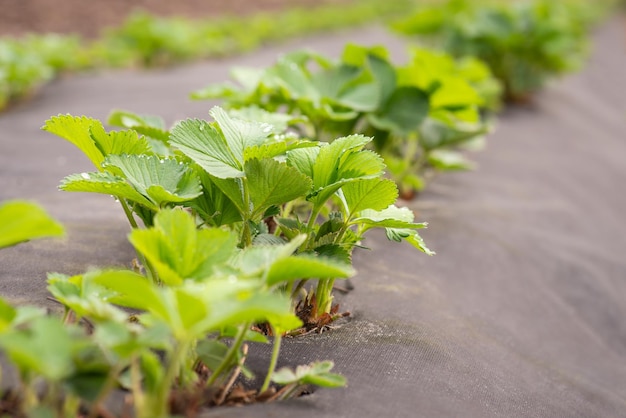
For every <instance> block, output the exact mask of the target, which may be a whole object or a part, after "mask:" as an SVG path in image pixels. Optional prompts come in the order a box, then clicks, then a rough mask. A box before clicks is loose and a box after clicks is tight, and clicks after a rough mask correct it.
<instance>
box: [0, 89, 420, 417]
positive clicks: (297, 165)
mask: <svg viewBox="0 0 626 418" xmlns="http://www.w3.org/2000/svg"><path fill="white" fill-rule="evenodd" d="M389 97H393V94H391V95H389ZM210 115H211V116H212V117H213V119H214V121H212V122H210V121H204V120H198V119H188V120H183V121H180V122H178V123H177V124H176V125H175V126H174V127H173V128H172V129H171V131H168V130H167V129H166V128H165V126H164V124H163V122H162V121H161V120H160V119H158V118H155V117H151V116H140V115H136V114H133V113H131V112H125V111H116V112H114V113H112V115H111V117H110V121H111V122H112V123H113V124H115V125H118V126H122V127H124V128H127V129H125V130H122V131H111V132H107V131H105V130H104V128H103V127H102V124H101V123H100V122H99V121H97V120H94V119H91V118H87V117H73V116H69V115H66V116H57V117H53V118H51V119H50V120H49V121H47V122H46V125H45V126H44V129H45V130H47V131H49V132H51V133H53V134H55V135H58V136H60V137H61V138H63V139H65V140H67V141H69V142H71V143H73V144H74V145H76V146H77V147H78V148H79V149H81V150H82V151H83V152H84V153H85V154H86V156H87V157H88V158H89V159H90V160H91V161H92V162H93V163H94V165H95V167H96V169H97V171H95V172H92V173H80V174H74V175H70V176H68V177H66V178H65V179H64V180H63V182H62V184H61V189H63V190H67V191H85V192H95V193H106V194H111V195H113V196H115V197H116V198H117V199H119V201H120V203H121V204H122V207H123V208H124V211H125V212H126V214H127V215H128V219H129V222H130V223H131V226H132V227H133V229H132V232H131V233H130V234H129V240H130V242H131V243H132V244H133V246H134V247H135V249H136V250H137V254H138V258H139V261H140V263H141V265H142V266H143V267H144V268H145V272H146V275H143V274H142V272H141V269H138V271H126V270H109V271H91V272H88V273H85V274H83V275H77V276H71V277H70V276H65V275H62V274H51V275H49V290H50V292H51V293H52V294H53V295H54V296H55V297H56V298H57V300H58V301H59V302H61V303H62V304H63V305H64V306H65V318H66V320H68V319H69V318H72V317H76V318H80V319H82V320H86V321H88V323H90V324H93V326H94V327H95V331H94V333H93V337H90V338H87V339H85V337H84V336H81V337H80V338H81V341H83V340H85V341H86V343H85V344H86V345H87V346H89V347H91V349H90V350H92V351H94V350H95V352H96V353H97V354H96V355H94V356H95V357H94V358H96V359H97V361H98V365H99V366H98V367H99V368H98V370H99V372H98V374H97V379H96V382H95V383H93V384H92V385H91V386H89V387H90V388H91V389H89V390H88V392H89V393H84V392H85V390H83V391H81V390H80V389H78V387H79V385H78V384H77V382H78V381H80V379H82V378H84V376H83V375H82V374H80V373H79V371H80V370H78V369H76V372H74V369H72V368H68V369H67V375H63V376H55V378H56V380H55V381H52V380H51V378H50V377H46V376H45V375H41V376H42V378H43V379H44V380H47V381H48V382H52V383H53V384H55V385H56V384H62V385H64V387H65V386H67V387H70V388H72V389H71V395H72V396H74V397H76V399H78V400H80V401H82V402H86V401H88V403H90V405H91V407H92V408H96V407H98V405H100V404H101V402H102V400H103V399H105V397H106V394H107V393H109V392H110V390H112V388H114V387H115V385H116V384H118V383H120V384H124V385H125V386H126V387H127V388H129V390H131V391H132V393H133V396H134V399H135V402H136V403H135V406H136V413H137V416H139V417H163V416H166V414H167V413H168V403H167V401H168V399H169V394H170V392H171V391H172V390H177V391H182V392H185V391H191V390H192V388H195V387H196V386H197V384H198V379H199V376H198V375H197V374H196V373H194V372H193V370H194V366H195V365H197V363H198V362H199V361H202V362H204V365H205V366H206V367H207V368H208V370H209V377H208V379H207V380H206V383H205V384H207V385H214V384H223V383H225V382H226V381H228V380H229V377H230V374H231V373H233V372H236V373H239V370H241V371H242V373H249V371H247V369H245V367H244V366H243V365H242V362H243V360H244V356H245V350H244V349H243V343H244V341H246V340H257V341H258V340H260V341H266V339H265V338H264V337H262V336H261V337H259V336H255V335H254V334H251V331H250V327H251V325H253V324H266V326H267V327H268V328H269V329H270V330H271V332H272V334H273V335H274V336H275V338H274V349H273V350H272V357H271V359H270V367H269V370H268V373H267V376H266V378H265V383H264V384H263V387H262V388H261V389H262V390H261V391H264V390H266V389H267V388H268V387H269V384H270V381H271V377H272V376H274V368H275V366H276V362H277V358H278V355H279V350H280V344H281V337H282V334H283V333H284V332H286V331H290V330H294V329H296V328H299V327H301V326H305V327H309V326H311V325H312V324H317V322H318V321H320V320H321V318H327V317H330V315H331V312H332V300H333V296H332V288H333V283H334V281H335V280H337V279H345V278H348V277H351V276H352V275H354V274H355V271H354V269H353V268H352V264H351V253H352V251H353V249H354V247H355V246H356V245H357V243H359V244H360V243H361V242H362V240H363V238H364V234H365V233H366V232H367V231H368V230H370V229H372V228H384V230H385V231H386V233H387V235H388V237H389V238H390V239H391V240H394V241H401V240H403V239H404V240H406V241H407V242H409V243H410V244H411V245H413V246H415V247H416V248H418V249H419V250H421V251H423V252H425V253H427V254H432V252H430V250H428V248H427V247H426V246H425V245H424V243H423V241H422V240H421V238H420V237H419V235H418V233H417V230H418V229H420V228H423V227H424V226H425V224H423V223H415V222H413V220H414V219H413V213H412V212H411V211H410V210H408V209H400V208H397V207H395V206H393V204H394V203H395V200H396V198H397V196H398V190H397V187H396V185H395V184H394V182H393V181H391V180H388V179H385V178H384V177H383V175H384V169H385V165H384V163H383V161H382V159H381V158H380V156H378V155H377V154H376V153H375V152H374V151H371V150H368V149H366V147H367V146H368V144H370V143H371V138H369V137H365V136H363V135H350V136H345V137H341V138H338V139H335V140H334V141H332V142H331V143H324V142H313V141H309V140H304V139H300V138H299V137H298V136H297V135H295V134H294V133H293V132H286V130H287V129H290V127H292V126H293V124H295V123H302V122H304V121H306V119H305V118H303V117H298V116H296V117H292V116H286V115H283V114H277V113H272V112H268V111H265V110H262V109H260V108H247V109H241V110H238V111H234V112H232V113H229V112H226V111H225V110H223V109H221V108H219V107H215V108H213V109H211V111H210ZM255 118H259V119H260V120H261V121H260V122H259V121H255V120H253V119H255ZM155 144H156V146H155ZM136 217H138V218H140V219H142V220H143V223H144V226H145V228H141V227H140V225H138V224H137V223H136V222H135V218H136ZM310 280H316V281H317V287H316V289H315V296H316V304H315V307H314V309H312V310H311V318H312V319H311V318H308V319H307V321H313V322H307V323H305V324H303V323H302V321H301V320H300V319H298V317H297V316H296V312H295V308H296V306H298V303H299V302H300V301H301V300H300V298H301V296H302V293H303V289H304V286H305V285H306V283H308V281H310ZM119 307H123V308H129V309H133V310H138V311H139V314H138V316H137V322H136V323H133V324H127V323H126V322H124V321H125V318H126V314H125V313H124V311H123V310H121V309H120V308H119ZM0 314H3V315H4V316H5V319H3V320H0V332H3V331H2V330H5V331H6V330H11V329H13V328H12V327H13V325H12V324H13V322H14V317H15V314H14V311H13V310H12V308H11V307H10V306H8V305H4V304H2V305H0ZM7 332H8V331H7ZM224 338H231V341H232V342H231V344H230V345H226V344H224V342H223V341H222V340H223V339H224ZM7 344H8V343H7ZM19 344H21V343H18V345H19ZM18 345H16V347H18ZM154 350H159V352H160V353H161V361H160V360H159V358H158V357H157V356H156V354H155V352H154ZM72 361H73V360H72ZM161 364H163V368H161ZM89 367H96V366H95V365H90V366H89ZM331 367H332V363H327V362H325V363H319V364H315V365H311V366H310V367H305V368H300V369H297V370H296V373H295V375H294V376H295V377H294V378H293V379H291V380H290V381H287V380H285V379H283V380H282V381H284V383H283V384H284V385H285V388H286V389H285V388H284V391H283V392H282V393H281V395H280V397H284V396H288V395H290V394H295V393H296V392H297V389H298V388H299V387H301V386H302V385H305V384H316V385H320V386H326V387H336V386H342V385H344V384H345V379H343V378H341V377H340V376H338V375H335V374H332V373H330V372H329V370H330V368H331ZM124 370H129V371H127V372H124ZM81 373H82V372H81ZM128 373H130V375H131V376H130V381H129V377H128V375H127V374H128ZM285 373H286V372H280V373H278V374H277V375H276V376H278V377H276V378H275V381H276V382H278V380H276V379H279V380H280V376H281V374H285ZM38 376H39V375H38ZM133 376H134V377H133ZM24 382H25V383H24V384H25V385H27V386H28V385H30V384H31V380H24ZM70 382H71V383H70ZM74 388H76V389H74ZM287 392H288V393H287ZM31 406H32V408H34V407H38V406H40V403H39V402H37V399H36V397H35V399H34V400H33V402H32V405H31ZM44 406H46V405H44ZM25 408H26V409H28V410H31V409H32V408H31V407H30V406H27V407H25ZM53 409H54V408H53Z"/></svg>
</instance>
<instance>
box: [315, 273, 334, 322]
mask: <svg viewBox="0 0 626 418" xmlns="http://www.w3.org/2000/svg"><path fill="white" fill-rule="evenodd" d="M334 283H335V279H319V280H318V282H317V290H316V291H315V292H316V297H317V312H316V313H315V316H316V317H319V315H320V312H322V313H330V308H331V305H332V301H333V296H332V289H333V284H334Z"/></svg>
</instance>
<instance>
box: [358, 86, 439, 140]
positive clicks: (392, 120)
mask: <svg viewBox="0 0 626 418" xmlns="http://www.w3.org/2000/svg"><path fill="white" fill-rule="evenodd" d="M428 111H429V98H428V95H427V94H426V93H424V92H423V91H422V90H420V89H418V88H415V87H399V88H398V89H396V90H395V91H394V92H393V94H392V95H391V97H390V98H389V100H388V101H387V103H385V105H384V107H383V109H381V111H380V112H379V113H377V114H370V115H368V120H369V122H370V123H371V124H372V125H373V126H374V127H376V128H378V129H382V130H386V131H393V132H398V133H400V134H405V135H406V134H408V133H410V132H414V131H416V130H417V128H419V126H420V125H421V124H422V122H423V121H424V119H425V118H426V116H428Z"/></svg>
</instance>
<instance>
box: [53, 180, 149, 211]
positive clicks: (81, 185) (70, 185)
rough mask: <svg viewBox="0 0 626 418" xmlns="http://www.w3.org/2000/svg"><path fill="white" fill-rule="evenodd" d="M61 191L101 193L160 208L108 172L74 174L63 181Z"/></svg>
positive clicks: (124, 181)
mask: <svg viewBox="0 0 626 418" xmlns="http://www.w3.org/2000/svg"><path fill="white" fill-rule="evenodd" d="M59 189H61V190H64V191H66V192H88V193H101V194H107V195H112V196H115V197H117V198H119V199H128V200H132V201H133V202H137V203H139V204H140V205H143V206H145V207H147V208H150V209H152V210H158V206H157V205H155V204H154V203H153V202H152V201H151V200H149V199H148V198H146V197H145V196H143V195H142V194H141V193H139V192H138V191H137V190H135V188H134V187H133V186H131V185H130V184H128V183H126V180H124V178H123V177H119V176H116V175H114V174H111V173H108V172H102V173H99V172H95V173H81V174H72V175H70V176H67V177H65V178H64V179H63V180H62V181H61V185H60V186H59Z"/></svg>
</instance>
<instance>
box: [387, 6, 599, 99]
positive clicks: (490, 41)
mask: <svg viewBox="0 0 626 418" xmlns="http://www.w3.org/2000/svg"><path fill="white" fill-rule="evenodd" d="M600 9H602V8H600ZM589 11H590V7H589V5H585V3H584V2H580V1H565V2H554V1H549V0H533V1H528V2H517V3H515V2H512V3H507V2H485V1H481V2H470V1H466V0H449V1H448V2H447V3H445V4H443V5H434V6H430V7H424V8H422V9H420V10H418V11H417V12H416V14H414V15H412V16H410V17H409V18H406V19H405V20H403V21H400V22H398V23H396V24H395V25H394V28H395V29H396V30H398V31H400V32H402V33H405V34H411V35H418V36H422V37H434V38H435V39H436V40H437V41H438V43H439V44H440V45H441V46H442V47H443V49H445V50H446V51H447V52H449V53H451V54H452V55H454V56H456V57H468V56H470V57H472V56H473V57H477V58H480V59H481V60H483V61H484V62H485V63H486V64H487V65H489V67H490V69H491V71H492V72H493V74H494V75H495V76H496V77H497V78H498V79H499V80H500V81H501V82H502V84H503V86H504V90H505V95H506V97H507V98H508V99H510V100H519V99H523V98H524V97H526V96H527V95H528V94H530V93H533V92H534V91H536V90H538V89H540V88H541V87H542V86H543V85H544V84H545V82H546V80H548V79H549V78H551V77H554V76H556V75H559V74H563V73H565V72H568V71H572V70H575V69H577V68H579V67H580V65H581V64H582V62H583V60H584V58H585V53H586V51H587V40H586V37H587V30H588V27H589V24H590V17H589V16H590V14H589V13H588V12H589Z"/></svg>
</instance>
